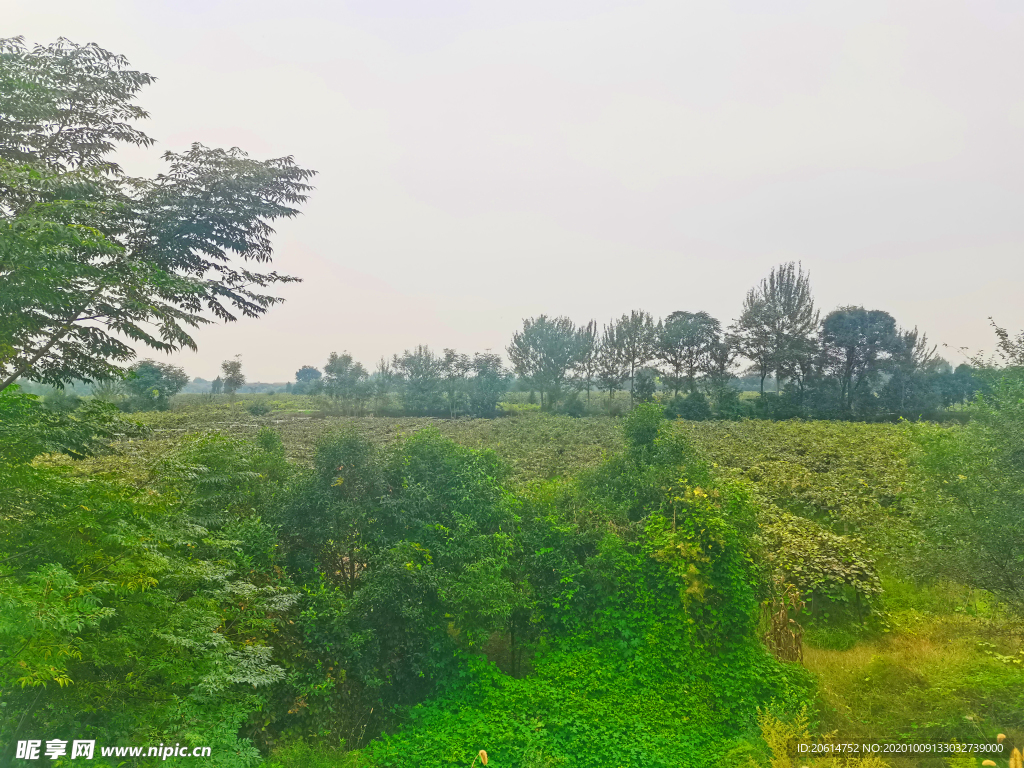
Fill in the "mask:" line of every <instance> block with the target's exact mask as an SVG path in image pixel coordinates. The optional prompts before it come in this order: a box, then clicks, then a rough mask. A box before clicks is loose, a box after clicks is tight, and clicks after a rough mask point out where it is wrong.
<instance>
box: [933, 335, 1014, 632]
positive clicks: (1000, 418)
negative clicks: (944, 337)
mask: <svg viewBox="0 0 1024 768" xmlns="http://www.w3.org/2000/svg"><path fill="white" fill-rule="evenodd" d="M993 326H994V327H995V330H996V334H997V338H998V344H999V347H998V349H999V352H1000V355H999V358H1000V360H999V361H998V362H1001V363H1003V365H1002V366H999V365H997V361H991V360H990V361H985V360H983V359H982V358H981V357H980V356H979V355H975V356H973V360H972V362H973V363H974V364H975V365H977V366H978V368H979V370H978V371H977V373H978V374H980V375H981V376H982V380H983V381H984V383H985V384H986V387H985V389H986V391H985V392H984V394H982V395H980V396H979V397H977V398H976V400H975V401H974V402H973V403H972V404H971V405H970V407H969V412H970V413H971V416H972V418H971V420H970V421H969V422H968V423H967V424H966V425H965V426H964V427H963V428H962V429H934V428H931V427H930V426H928V425H920V426H919V427H918V428H917V429H916V431H915V434H916V437H917V439H918V442H919V443H920V444H921V445H922V447H923V448H924V450H923V452H922V455H921V458H920V459H919V460H920V462H921V463H922V464H923V466H924V469H925V470H926V471H925V473H924V474H923V477H924V478H925V479H926V481H927V482H928V485H929V489H930V490H931V492H932V493H933V494H934V496H933V499H931V501H932V503H931V504H929V505H928V506H927V509H928V510H929V515H927V516H926V517H924V519H923V520H922V523H923V526H924V530H925V532H926V533H927V534H928V539H929V540H928V546H927V548H926V551H925V552H923V553H922V555H923V556H922V558H921V565H922V567H923V568H926V569H928V570H934V571H937V572H938V575H941V576H943V577H946V578H950V579H954V580H956V581H957V582H959V583H961V584H966V585H969V586H972V587H977V588H981V589H985V590H989V591H991V592H993V593H994V594H995V595H997V596H998V597H1000V598H1001V599H1003V600H1006V601H1007V602H1008V603H1009V604H1010V606H1011V607H1012V608H1013V609H1014V610H1015V611H1016V612H1017V613H1022V612H1024V560H1022V558H1021V554H1020V553H1021V550H1022V547H1024V537H1022V535H1021V525H1020V520H1021V509H1024V355H1021V354H1020V352H1021V351H1024V346H1015V345H1016V344H1017V343H1018V342H1019V341H1024V334H1022V335H1020V336H1018V337H1016V339H1015V338H1014V337H1012V336H1010V335H1009V334H1008V333H1007V332H1006V331H1005V330H1003V329H1001V328H999V327H998V326H995V324H994V323H993ZM958 372H961V371H960V369H958ZM961 373H963V374H969V373H970V371H969V370H967V371H962V372H961Z"/></svg>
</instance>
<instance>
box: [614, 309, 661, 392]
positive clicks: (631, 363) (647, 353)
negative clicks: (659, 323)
mask: <svg viewBox="0 0 1024 768" xmlns="http://www.w3.org/2000/svg"><path fill="white" fill-rule="evenodd" d="M615 326H616V327H615V336H616V339H617V340H618V346H619V350H620V353H621V355H622V357H621V360H622V364H623V368H624V369H625V370H627V371H628V372H629V373H628V376H629V398H630V402H633V401H635V400H636V375H637V373H638V372H639V371H640V369H641V368H643V367H644V366H645V365H647V363H649V362H650V361H651V359H652V358H653V357H654V347H655V335H654V320H653V318H652V317H651V315H650V313H648V312H644V311H643V310H638V309H634V310H633V311H632V312H630V313H629V314H628V315H623V316H622V317H620V318H619V320H618V321H617V322H616V323H615Z"/></svg>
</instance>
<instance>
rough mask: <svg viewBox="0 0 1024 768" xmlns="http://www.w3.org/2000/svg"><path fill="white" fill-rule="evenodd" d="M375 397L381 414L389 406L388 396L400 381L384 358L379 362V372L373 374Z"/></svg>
mask: <svg viewBox="0 0 1024 768" xmlns="http://www.w3.org/2000/svg"><path fill="white" fill-rule="evenodd" d="M372 378H373V395H374V397H375V398H376V400H377V405H376V408H377V411H378V412H379V411H380V410H381V409H383V408H384V407H385V406H386V405H387V400H388V395H389V394H391V391H392V390H393V389H394V388H395V386H396V385H397V384H398V383H399V381H400V376H399V374H398V372H397V371H396V370H395V368H394V366H392V365H391V364H390V363H389V362H388V361H387V360H386V359H384V358H383V357H382V358H381V359H380V360H379V361H378V362H377V370H375V371H374V372H373V377H372Z"/></svg>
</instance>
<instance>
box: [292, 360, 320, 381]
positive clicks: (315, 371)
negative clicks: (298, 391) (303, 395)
mask: <svg viewBox="0 0 1024 768" xmlns="http://www.w3.org/2000/svg"><path fill="white" fill-rule="evenodd" d="M321 376H323V374H322V373H321V372H320V369H319V368H314V367H313V366H312V365H304V366H302V367H301V368H299V370H297V371H296V372H295V381H297V382H298V383H300V384H306V383H309V382H313V381H319V380H320V377H321Z"/></svg>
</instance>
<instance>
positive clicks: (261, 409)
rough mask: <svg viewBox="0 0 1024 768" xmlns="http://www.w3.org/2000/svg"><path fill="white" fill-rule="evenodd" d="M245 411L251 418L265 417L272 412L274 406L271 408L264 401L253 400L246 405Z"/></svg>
mask: <svg viewBox="0 0 1024 768" xmlns="http://www.w3.org/2000/svg"><path fill="white" fill-rule="evenodd" d="M245 410H247V411H248V412H249V413H251V414H252V415H253V416H266V415H267V414H268V413H270V412H271V411H272V410H274V406H272V405H271V404H270V403H268V402H267V401H266V400H262V399H261V400H253V401H252V402H250V403H247V404H246V406H245Z"/></svg>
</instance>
